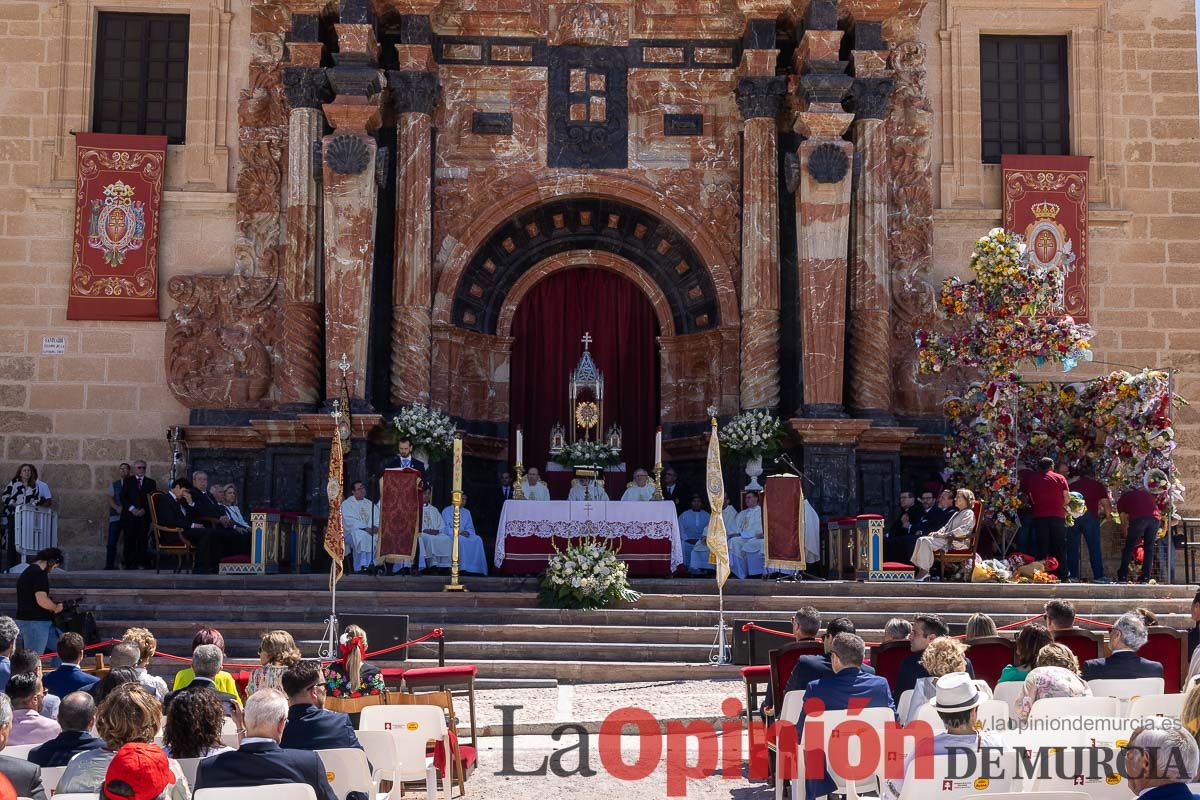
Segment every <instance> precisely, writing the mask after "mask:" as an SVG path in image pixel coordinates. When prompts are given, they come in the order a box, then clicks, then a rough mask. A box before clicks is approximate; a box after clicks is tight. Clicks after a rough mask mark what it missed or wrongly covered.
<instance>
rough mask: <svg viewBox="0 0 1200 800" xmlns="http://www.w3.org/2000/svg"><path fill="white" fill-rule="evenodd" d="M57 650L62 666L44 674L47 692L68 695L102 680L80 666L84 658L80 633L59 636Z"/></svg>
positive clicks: (43, 681)
mask: <svg viewBox="0 0 1200 800" xmlns="http://www.w3.org/2000/svg"><path fill="white" fill-rule="evenodd" d="M57 650H58V660H59V663H60V664H61V666H60V667H59V668H58V669H56V670H54V671H53V672H50V673H47V674H45V675H43V676H42V688H44V689H45V690H46V691H47V692H49V693H50V694H52V695H54V696H55V697H66V696H67V695H69V694H70V693H71V692H74V691H77V690H79V689H84V690H86V689H87V688H88V687H89V686H92V685H93V684H96V683H99V682H100V679H99V678H97V677H96V676H95V675H89V674H87V673H86V672H84V671H83V670H82V669H80V668H79V662H80V661H81V660H82V659H83V637H82V636H80V635H79V634H78V633H72V632H67V633H64V634H63V635H62V636H60V637H58V647H57Z"/></svg>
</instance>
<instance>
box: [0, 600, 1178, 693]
mask: <svg viewBox="0 0 1200 800" xmlns="http://www.w3.org/2000/svg"><path fill="white" fill-rule="evenodd" d="M1196 597H1197V598H1200V594H1197V595H1196ZM1197 619H1200V617H1197ZM20 637H21V629H20V628H18V627H17V621H16V620H14V619H13V618H12V617H0V692H3V691H4V686H5V684H7V683H8V676H9V675H11V674H12V663H11V662H10V661H9V659H10V658H11V657H12V655H13V653H15V652H17V639H19V638H20Z"/></svg>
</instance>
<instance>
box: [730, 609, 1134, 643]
mask: <svg viewBox="0 0 1200 800" xmlns="http://www.w3.org/2000/svg"><path fill="white" fill-rule="evenodd" d="M1044 616H1045V614H1038V615H1036V616H1033V617H1029V618H1027V619H1023V620H1018V621H1017V622H1010V623H1009V624H1007V625H1001V626H1000V627H998V628H996V630H997V631H1007V630H1012V629H1013V628H1020V627H1022V626H1024V625H1028V624H1029V623H1031V622H1035V621H1037V620H1039V619H1042V618H1043V617H1044ZM1075 619H1077V620H1080V621H1082V622H1090V623H1092V624H1093V625H1103V626H1104V627H1106V628H1111V627H1112V626H1111V625H1109V624H1108V623H1106V622H1095V621H1093V620H1089V619H1084V618H1083V617H1076V618H1075ZM750 631H762V632H763V633H770V634H772V635H774V636H779V637H782V638H784V639H791V638H792V634H790V633H786V632H784V631H777V630H773V629H771V628H764V627H763V626H761V625H755V624H754V623H753V622H747V623H746V624H745V625H743V626H742V633H749V632H750ZM952 638H955V639H965V638H967V635H966V634H965V633H960V634H959V635H958V636H954V637H952ZM864 644H865V645H866V646H867V647H878V646H879V645H881V644H883V643H882V642H864Z"/></svg>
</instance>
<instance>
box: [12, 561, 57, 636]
mask: <svg viewBox="0 0 1200 800" xmlns="http://www.w3.org/2000/svg"><path fill="white" fill-rule="evenodd" d="M62 563H63V553H62V550H59V549H58V548H57V547H47V548H46V549H45V550H41V551H39V552H38V554H37V555H36V556H34V562H33V563H32V564H30V565H29V566H28V567H26V568H25V570H24V572H22V573H21V577H20V578H18V579H17V627H18V628H19V629H20V630H21V640H22V641H23V642H24V646H25V648H27V649H29V650H32V651H33V652H35V653H37V654H38V655H39V656H40V655H41V654H42V653H45V652H46V645H47V643H49V642H57V641H58V637H59V635H60V632H59V630H58V628H57V627H55V625H54V615H55V614H59V613H62V610H63V604H62V603H56V602H55V601H54V599H53V598H52V597H50V573H51V572H53V571H54V570H55V569H56V568H57V567H59V566H62ZM56 660H57V659H56Z"/></svg>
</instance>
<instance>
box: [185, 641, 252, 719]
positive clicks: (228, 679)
mask: <svg viewBox="0 0 1200 800" xmlns="http://www.w3.org/2000/svg"><path fill="white" fill-rule="evenodd" d="M202 644H213V645H216V646H217V649H219V650H220V651H221V656H222V658H224V655H225V637H224V636H222V635H221V632H220V631H219V630H217V629H216V628H213V627H210V626H205V627H203V628H201V629H200V630H198V631H196V635H195V636H193V637H192V653H193V654H194V653H195V652H196V648H197V647H199V646H200V645H202ZM194 677H196V673H194V672H192V668H191V667H184V668H183V669H181V670H179V672H176V673H175V685H174V686H172V687H171V688H172V689H182V688H184V687H186V686H189V685H190V684H191V682H192V678H194ZM213 684H215V685H216V687H217V691H219V692H225V693H226V694H231V695H233V696H234V697H237V693H238V688H237V681H235V680H234V679H233V676H232V675H230V674H229V673H228V672H226V671H225V670H221V671H220V672H218V673H217V674H216V675H214V676H213ZM241 704H242V701H241V699H239V700H238V705H241Z"/></svg>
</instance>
